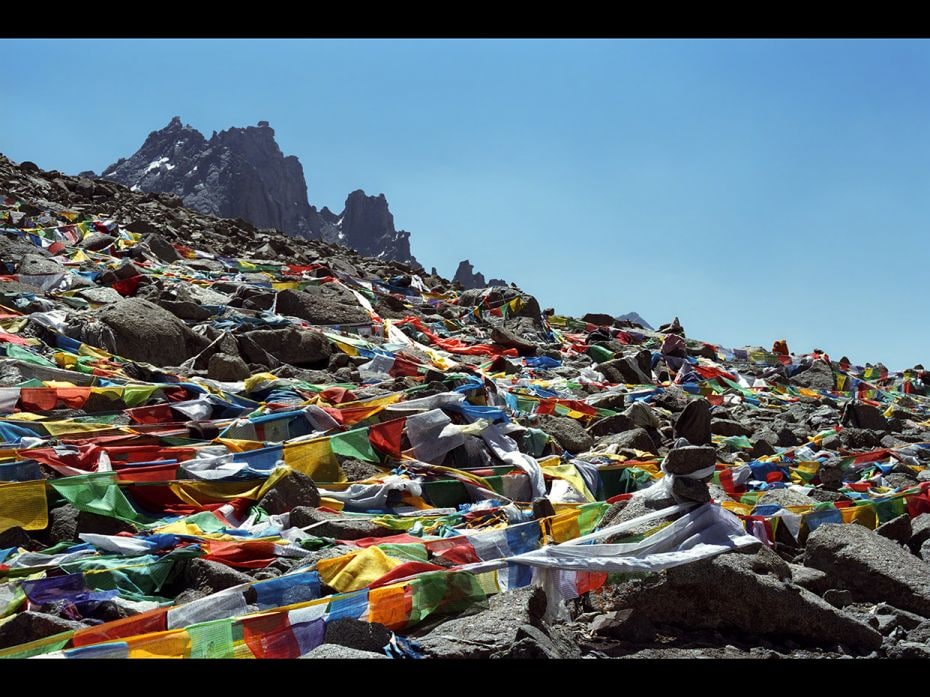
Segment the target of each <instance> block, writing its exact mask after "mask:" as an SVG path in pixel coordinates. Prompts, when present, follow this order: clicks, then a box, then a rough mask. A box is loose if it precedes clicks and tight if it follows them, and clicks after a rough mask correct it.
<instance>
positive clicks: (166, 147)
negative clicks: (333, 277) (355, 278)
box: [101, 116, 419, 267]
mask: <svg viewBox="0 0 930 697" xmlns="http://www.w3.org/2000/svg"><path fill="white" fill-rule="evenodd" d="M101 177H102V178H104V179H110V180H113V181H116V182H118V183H120V184H123V185H125V186H128V187H130V188H132V189H134V190H136V191H145V192H151V193H170V194H174V195H175V196H178V197H179V198H180V199H181V200H182V201H183V202H184V204H185V205H186V206H188V207H189V208H193V209H194V210H197V211H200V212H203V213H210V214H213V215H216V216H220V217H223V218H241V219H243V220H247V221H249V222H250V223H252V224H253V225H255V226H256V227H259V228H271V229H276V230H280V231H281V232H284V233H287V234H289V235H295V236H299V237H304V238H308V239H323V240H325V241H327V242H335V243H338V244H342V245H345V246H347V247H351V248H352V249H355V250H356V251H358V252H361V253H362V254H368V255H371V256H377V257H380V258H382V259H388V260H395V261H401V262H404V263H409V264H412V265H414V266H417V267H418V266H419V263H418V262H417V260H416V259H415V258H414V256H413V255H412V254H411V253H410V233H409V232H406V231H404V230H397V229H395V227H394V216H393V215H392V214H391V212H390V210H389V208H388V202H387V199H386V198H385V196H384V194H379V195H378V196H368V195H367V194H365V192H364V191H362V190H361V189H358V190H356V191H353V192H352V193H351V194H349V196H348V198H347V199H346V203H345V209H344V210H343V212H342V214H340V215H336V214H335V213H333V212H332V211H330V210H329V209H328V208H325V207H324V208H323V210H322V211H318V210H317V209H316V208H315V207H314V206H311V205H310V203H309V199H308V196H307V182H306V179H305V177H304V170H303V166H302V165H301V163H300V160H298V159H297V157H295V156H293V155H285V154H284V153H283V152H282V151H281V148H280V147H279V146H278V143H277V141H276V140H275V132H274V129H273V128H272V127H271V124H270V123H269V122H268V121H259V122H258V124H257V125H255V126H246V127H233V128H228V129H226V130H224V131H219V132H216V131H214V132H213V133H212V135H211V136H210V138H209V139H207V138H205V137H204V136H203V134H202V133H200V131H198V130H197V129H195V128H193V127H192V126H190V125H189V124H184V123H182V121H181V118H180V117H178V116H175V117H173V118H172V119H171V121H169V122H168V125H167V126H165V127H164V128H161V129H159V130H157V131H152V132H151V133H149V135H148V137H147V138H146V139H145V142H144V143H143V144H142V147H141V148H139V150H138V151H137V152H136V153H135V154H133V155H132V156H131V157H129V158H121V159H120V160H118V161H117V162H115V163H114V164H112V165H110V166H109V167H107V168H106V169H105V170H104V171H103V174H102V175H101Z"/></svg>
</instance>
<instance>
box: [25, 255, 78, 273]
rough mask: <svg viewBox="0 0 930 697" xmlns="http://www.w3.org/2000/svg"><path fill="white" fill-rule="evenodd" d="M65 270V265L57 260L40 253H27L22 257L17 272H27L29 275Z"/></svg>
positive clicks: (63, 271)
mask: <svg viewBox="0 0 930 697" xmlns="http://www.w3.org/2000/svg"><path fill="white" fill-rule="evenodd" d="M65 272H66V270H65V267H64V266H62V265H61V264H59V263H58V262H57V261H55V260H54V259H49V258H47V257H44V256H41V255H39V254H26V255H25V256H24V257H23V258H22V259H20V262H19V264H18V265H17V267H16V273H21V274H26V275H29V276H39V275H43V274H54V273H65Z"/></svg>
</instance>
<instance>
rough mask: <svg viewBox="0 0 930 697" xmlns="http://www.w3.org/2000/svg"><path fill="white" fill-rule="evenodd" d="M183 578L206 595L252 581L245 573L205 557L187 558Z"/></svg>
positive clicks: (190, 585)
mask: <svg viewBox="0 0 930 697" xmlns="http://www.w3.org/2000/svg"><path fill="white" fill-rule="evenodd" d="M184 579H185V581H186V582H187V585H188V586H189V587H191V588H194V589H196V590H199V591H202V592H203V593H204V594H206V595H210V594H211V593H216V592H217V591H221V590H224V589H226V588H232V587H233V586H238V585H239V584H240V583H249V582H251V581H252V579H251V577H249V576H247V575H246V574H243V573H241V572H239V571H236V570H235V569H231V568H229V567H228V566H226V565H225V564H220V563H219V562H215V561H209V560H207V559H189V560H188V561H187V566H186V568H185V570H184Z"/></svg>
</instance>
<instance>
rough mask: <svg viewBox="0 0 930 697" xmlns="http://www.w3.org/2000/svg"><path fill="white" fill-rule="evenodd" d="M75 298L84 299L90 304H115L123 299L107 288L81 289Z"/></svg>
mask: <svg viewBox="0 0 930 697" xmlns="http://www.w3.org/2000/svg"><path fill="white" fill-rule="evenodd" d="M77 296H78V297H80V298H84V300H86V301H87V302H91V303H101V304H107V303H115V302H119V301H120V300H122V299H123V296H122V295H120V294H119V293H117V292H116V291H115V290H113V289H112V288H109V287H107V286H94V287H93V288H82V289H81V290H79V291H78V292H77Z"/></svg>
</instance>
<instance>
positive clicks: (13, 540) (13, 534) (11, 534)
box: [0, 528, 32, 549]
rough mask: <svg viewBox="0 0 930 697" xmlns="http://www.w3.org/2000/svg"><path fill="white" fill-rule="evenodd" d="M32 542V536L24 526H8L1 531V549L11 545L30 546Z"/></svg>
mask: <svg viewBox="0 0 930 697" xmlns="http://www.w3.org/2000/svg"><path fill="white" fill-rule="evenodd" d="M30 544H32V538H31V537H29V533H27V532H26V531H25V530H23V529H22V528H7V529H6V530H4V531H3V532H0V549H9V548H10V547H14V548H15V547H27V548H28V547H29V546H30Z"/></svg>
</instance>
